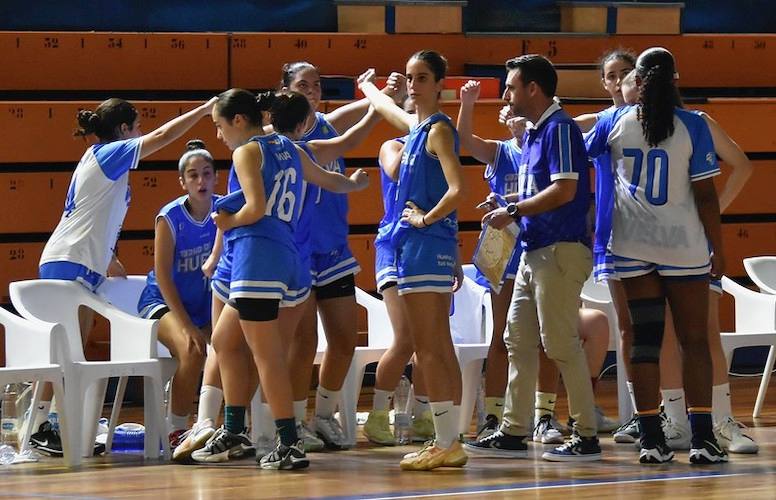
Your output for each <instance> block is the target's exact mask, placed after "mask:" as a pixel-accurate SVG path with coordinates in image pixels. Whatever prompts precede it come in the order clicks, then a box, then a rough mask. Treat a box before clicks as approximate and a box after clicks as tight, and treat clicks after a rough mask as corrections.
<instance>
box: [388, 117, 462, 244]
mask: <svg viewBox="0 0 776 500" xmlns="http://www.w3.org/2000/svg"><path fill="white" fill-rule="evenodd" d="M437 122H444V123H446V124H448V125H449V126H450V128H451V129H452V131H453V136H454V138H455V153H456V154H458V152H459V150H460V143H459V140H458V131H456V129H455V127H454V126H453V124H452V123H451V122H450V118H449V117H448V116H446V115H445V114H443V113H441V112H439V113H435V114H433V115H431V116H429V117H428V118H426V119H425V120H423V121H422V122H421V123H419V124H417V125H415V127H413V129H412V130H411V131H410V134H409V136H408V138H407V142H406V143H405V146H404V154H402V159H401V167H400V170H399V182H398V184H397V186H396V201H395V202H394V205H393V214H392V216H393V222H392V224H391V226H392V227H391V244H392V245H393V246H394V248H398V247H399V246H401V244H402V242H403V240H404V238H405V237H406V235H407V233H408V232H410V231H420V232H421V233H424V234H427V235H429V236H437V237H440V238H445V239H457V238H458V216H457V214H456V212H455V211H453V212H451V213H449V214H447V215H446V216H445V217H444V218H442V219H440V220H438V221H436V222H435V223H433V224H431V225H430V226H428V227H424V228H415V227H412V226H411V225H410V224H408V223H406V222H400V220H399V219H400V217H401V213H402V210H404V207H405V206H406V204H407V202H408V201H412V202H413V203H415V205H417V206H418V208H420V209H421V210H423V211H426V212H427V211H429V210H431V209H432V208H434V206H436V204H437V203H439V200H440V199H442V196H444V194H445V193H446V192H447V189H448V186H447V180H446V179H445V174H444V172H443V171H442V164H441V163H440V162H439V158H437V157H436V156H433V155H432V154H431V153H429V152H428V150H427V149H426V142H427V140H428V134H429V132H430V131H431V127H432V126H433V125H434V124H435V123H437Z"/></svg>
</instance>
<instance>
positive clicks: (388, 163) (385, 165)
mask: <svg viewBox="0 0 776 500" xmlns="http://www.w3.org/2000/svg"><path fill="white" fill-rule="evenodd" d="M402 153H404V144H403V143H401V142H399V141H397V140H396V139H391V140H389V141H385V142H384V143H383V145H382V146H380V168H382V169H383V172H385V175H387V176H388V177H390V178H391V179H392V180H394V181H396V180H398V179H399V167H400V166H401V155H402Z"/></svg>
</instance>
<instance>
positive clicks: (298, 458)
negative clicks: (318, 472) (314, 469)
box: [258, 439, 310, 470]
mask: <svg viewBox="0 0 776 500" xmlns="http://www.w3.org/2000/svg"><path fill="white" fill-rule="evenodd" d="M258 463H259V467H261V468H262V469H273V470H294V469H304V468H306V467H309V466H310V460H308V458H307V455H305V453H304V443H303V442H302V440H301V439H300V440H299V441H297V442H296V444H294V445H292V446H286V445H284V444H282V443H281V442H280V440H278V443H277V446H275V449H274V450H272V451H271V452H269V453H268V454H266V455H264V456H263V457H261V458H260V459H259V460H258Z"/></svg>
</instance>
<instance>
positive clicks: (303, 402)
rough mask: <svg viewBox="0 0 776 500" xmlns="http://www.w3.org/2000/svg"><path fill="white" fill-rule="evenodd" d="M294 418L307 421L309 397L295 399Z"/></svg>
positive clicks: (298, 420)
mask: <svg viewBox="0 0 776 500" xmlns="http://www.w3.org/2000/svg"><path fill="white" fill-rule="evenodd" d="M294 418H295V419H296V421H297V422H306V421H307V398H304V399H300V400H299V401H294Z"/></svg>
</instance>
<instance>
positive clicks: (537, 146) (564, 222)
mask: <svg viewBox="0 0 776 500" xmlns="http://www.w3.org/2000/svg"><path fill="white" fill-rule="evenodd" d="M518 175H519V183H520V186H519V190H518V196H519V199H520V200H527V199H529V198H531V197H533V196H536V195H537V194H538V193H540V192H542V191H544V190H545V189H547V188H548V187H549V186H550V185H551V184H552V183H553V182H555V181H556V180H562V179H573V180H576V181H577V190H576V194H575V195H574V198H573V199H572V200H571V201H570V202H568V203H565V204H563V205H561V206H559V207H558V208H555V209H554V210H549V211H547V212H544V213H541V214H536V215H530V216H523V217H522V220H521V222H522V226H523V232H522V234H521V236H520V241H521V244H522V246H523V250H527V251H530V250H536V249H538V248H543V247H546V246H549V245H552V244H554V243H557V242H559V241H565V242H581V243H584V244H589V240H590V238H589V236H588V227H587V210H588V207H589V206H590V199H589V197H590V180H589V173H588V168H587V153H586V152H585V145H584V141H583V139H582V132H581V131H580V130H579V127H578V126H577V124H576V123H574V120H572V119H571V117H569V116H568V114H566V112H565V111H563V110H562V109H561V107H560V106H559V105H558V104H556V103H553V104H552V105H550V106H549V107H548V108H547V110H545V112H544V113H543V114H542V116H541V117H540V118H539V120H538V121H537V123H536V125H535V126H534V127H533V128H530V129H527V130H526V132H525V135H524V136H523V155H522V156H521V159H520V166H519V171H518Z"/></svg>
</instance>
